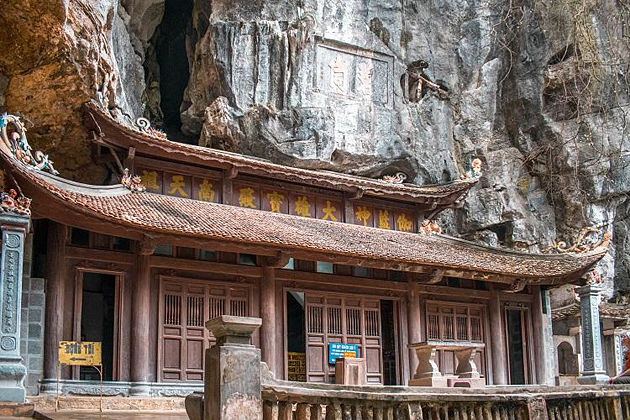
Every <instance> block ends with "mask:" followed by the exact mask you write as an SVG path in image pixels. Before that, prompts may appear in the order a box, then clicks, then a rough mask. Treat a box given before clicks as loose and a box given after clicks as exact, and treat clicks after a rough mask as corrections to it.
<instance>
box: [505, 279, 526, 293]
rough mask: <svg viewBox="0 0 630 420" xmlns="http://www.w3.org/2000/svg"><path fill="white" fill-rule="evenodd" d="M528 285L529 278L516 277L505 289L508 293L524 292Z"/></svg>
mask: <svg viewBox="0 0 630 420" xmlns="http://www.w3.org/2000/svg"><path fill="white" fill-rule="evenodd" d="M525 286H527V279H516V280H514V281H513V282H512V284H511V285H510V287H509V288H508V289H507V290H506V291H505V292H506V293H519V292H522V291H523V289H525Z"/></svg>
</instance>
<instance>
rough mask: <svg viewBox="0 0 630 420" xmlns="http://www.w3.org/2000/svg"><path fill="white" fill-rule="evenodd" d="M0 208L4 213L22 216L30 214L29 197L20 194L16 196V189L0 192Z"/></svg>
mask: <svg viewBox="0 0 630 420" xmlns="http://www.w3.org/2000/svg"><path fill="white" fill-rule="evenodd" d="M0 209H1V210H2V212H5V213H16V214H21V215H24V216H30V215H31V199H30V198H27V197H24V196H21V197H18V193H17V191H15V190H14V189H11V190H9V192H8V193H7V192H1V193H0Z"/></svg>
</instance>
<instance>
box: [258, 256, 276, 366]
mask: <svg viewBox="0 0 630 420" xmlns="http://www.w3.org/2000/svg"><path fill="white" fill-rule="evenodd" d="M260 317H261V318H262V326H261V329H260V350H261V354H262V360H263V361H264V362H266V363H267V366H269V370H271V372H273V373H274V374H275V375H278V374H279V372H280V366H278V363H276V346H277V344H278V337H277V336H276V278H275V269H274V268H273V267H263V278H262V279H261V280H260Z"/></svg>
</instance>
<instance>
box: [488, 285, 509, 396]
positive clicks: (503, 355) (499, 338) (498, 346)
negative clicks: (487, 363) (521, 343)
mask: <svg viewBox="0 0 630 420" xmlns="http://www.w3.org/2000/svg"><path fill="white" fill-rule="evenodd" d="M488 312H489V317H490V331H491V334H490V335H489V336H490V348H491V350H492V383H493V385H506V384H507V382H508V380H507V349H506V344H505V329H504V328H503V312H502V311H501V300H500V299H499V294H498V293H497V292H496V291H493V292H492V296H491V297H490V302H489V304H488Z"/></svg>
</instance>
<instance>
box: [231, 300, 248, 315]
mask: <svg viewBox="0 0 630 420" xmlns="http://www.w3.org/2000/svg"><path fill="white" fill-rule="evenodd" d="M230 315H233V316H247V301H246V300H245V299H232V300H231V301H230Z"/></svg>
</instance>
